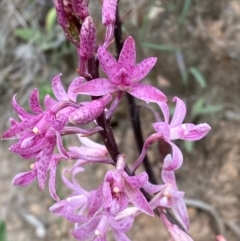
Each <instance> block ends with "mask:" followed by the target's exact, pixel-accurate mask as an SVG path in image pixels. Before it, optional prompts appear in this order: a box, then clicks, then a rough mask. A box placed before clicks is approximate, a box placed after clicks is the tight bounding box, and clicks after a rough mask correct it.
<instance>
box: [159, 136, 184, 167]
mask: <svg viewBox="0 0 240 241" xmlns="http://www.w3.org/2000/svg"><path fill="white" fill-rule="evenodd" d="M166 141H167V140H166ZM167 142H168V143H169V144H170V145H171V146H172V160H171V162H166V163H165V162H164V163H163V168H164V169H165V170H167V171H174V170H176V169H178V168H179V167H180V166H181V165H182V163H183V154H182V152H181V150H180V149H179V148H178V147H177V146H176V145H175V144H174V143H172V142H171V141H167ZM167 157H168V156H167ZM166 159H167V158H165V160H166Z"/></svg>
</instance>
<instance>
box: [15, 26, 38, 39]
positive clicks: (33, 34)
mask: <svg viewBox="0 0 240 241" xmlns="http://www.w3.org/2000/svg"><path fill="white" fill-rule="evenodd" d="M14 34H15V36H16V37H18V38H20V39H22V40H25V41H34V40H35V39H37V38H39V32H38V31H36V30H32V29H27V28H18V29H16V30H15V32H14Z"/></svg>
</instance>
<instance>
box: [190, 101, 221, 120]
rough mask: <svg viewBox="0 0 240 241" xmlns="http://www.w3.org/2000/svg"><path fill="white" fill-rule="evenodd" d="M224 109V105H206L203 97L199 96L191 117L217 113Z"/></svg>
mask: <svg viewBox="0 0 240 241" xmlns="http://www.w3.org/2000/svg"><path fill="white" fill-rule="evenodd" d="M222 110H223V106H222V105H206V103H205V101H204V99H203V98H199V99H198V100H197V101H196V102H195V103H194V105H193V107H192V110H191V115H190V116H191V119H194V118H196V117H197V116H202V115H207V114H215V113H217V112H219V111H222Z"/></svg>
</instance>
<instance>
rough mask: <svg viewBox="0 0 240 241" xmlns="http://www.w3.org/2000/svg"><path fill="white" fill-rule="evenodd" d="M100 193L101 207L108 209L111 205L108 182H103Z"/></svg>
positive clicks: (110, 192)
mask: <svg viewBox="0 0 240 241" xmlns="http://www.w3.org/2000/svg"><path fill="white" fill-rule="evenodd" d="M102 193H103V198H104V203H103V206H104V207H105V208H109V207H110V206H111V203H112V191H111V187H110V182H104V183H103V186H102Z"/></svg>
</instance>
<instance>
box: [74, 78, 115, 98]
mask: <svg viewBox="0 0 240 241" xmlns="http://www.w3.org/2000/svg"><path fill="white" fill-rule="evenodd" d="M117 90H118V88H117V87H116V85H114V84H113V83H111V82H110V81H109V80H108V79H102V78H99V79H93V80H91V81H89V82H87V83H83V84H82V85H81V86H79V87H77V88H76V89H75V90H74V91H75V92H76V93H78V94H85V95H92V96H102V95H107V94H111V93H113V92H115V91H117Z"/></svg>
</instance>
